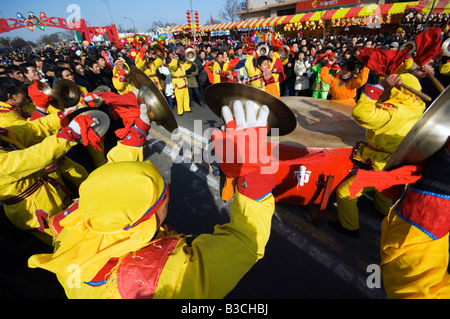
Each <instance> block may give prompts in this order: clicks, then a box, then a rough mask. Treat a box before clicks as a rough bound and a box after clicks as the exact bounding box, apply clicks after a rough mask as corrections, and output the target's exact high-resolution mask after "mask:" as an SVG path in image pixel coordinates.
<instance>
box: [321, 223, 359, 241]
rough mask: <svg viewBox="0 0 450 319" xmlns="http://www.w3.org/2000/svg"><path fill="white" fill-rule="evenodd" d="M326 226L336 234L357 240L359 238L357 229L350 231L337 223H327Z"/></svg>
mask: <svg viewBox="0 0 450 319" xmlns="http://www.w3.org/2000/svg"><path fill="white" fill-rule="evenodd" d="M328 226H330V227H331V228H332V229H334V230H335V231H337V232H338V233H341V234H344V235H347V236H349V237H352V238H358V236H359V229H356V230H350V229H347V228H344V227H342V225H341V224H340V223H339V222H334V221H331V220H330V221H329V222H328Z"/></svg>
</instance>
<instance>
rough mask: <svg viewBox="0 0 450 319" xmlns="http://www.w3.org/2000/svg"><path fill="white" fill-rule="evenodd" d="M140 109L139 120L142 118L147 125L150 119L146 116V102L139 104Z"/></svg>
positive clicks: (149, 123)
mask: <svg viewBox="0 0 450 319" xmlns="http://www.w3.org/2000/svg"><path fill="white" fill-rule="evenodd" d="M140 109H141V115H140V118H141V120H142V122H144V123H145V124H148V125H151V122H152V121H151V120H150V118H149V117H148V108H147V105H146V104H144V103H143V104H141V105H140Z"/></svg>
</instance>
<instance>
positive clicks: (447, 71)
mask: <svg viewBox="0 0 450 319" xmlns="http://www.w3.org/2000/svg"><path fill="white" fill-rule="evenodd" d="M439 72H441V74H444V75H450V62H447V63H445V64H443V65H442V66H441V69H440V70H439Z"/></svg>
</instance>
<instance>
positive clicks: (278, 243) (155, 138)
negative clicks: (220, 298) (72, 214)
mask: <svg viewBox="0 0 450 319" xmlns="http://www.w3.org/2000/svg"><path fill="white" fill-rule="evenodd" d="M174 114H175V113H174ZM175 117H176V119H177V122H178V125H179V130H178V132H174V133H173V134H170V133H169V132H167V131H166V130H164V129H163V128H162V127H161V126H159V125H157V124H155V123H154V124H152V128H151V131H150V134H149V137H148V142H147V145H146V146H145V148H144V155H145V158H146V159H147V160H151V161H152V162H153V163H154V164H155V165H156V166H157V167H158V168H159V169H160V171H161V174H162V175H163V176H164V177H165V178H166V180H167V182H168V184H169V189H170V194H171V195H170V198H171V199H170V202H169V212H168V216H167V219H166V222H167V224H169V225H171V226H172V227H174V228H175V229H176V230H177V231H178V232H180V233H183V234H186V235H187V234H190V235H193V236H192V239H193V238H195V236H196V235H199V234H202V233H212V232H213V231H214V226H215V225H217V224H223V223H226V222H228V221H229V212H230V205H231V202H224V201H223V200H222V199H221V196H220V190H221V186H222V184H223V176H214V175H213V173H212V168H211V166H210V165H209V164H208V163H205V162H204V161H202V158H201V157H199V156H196V155H195V154H197V155H198V153H199V152H200V151H202V150H203V149H204V148H205V146H206V145H207V144H208V143H209V140H208V133H204V132H206V131H207V130H208V129H210V128H218V127H220V125H221V124H223V123H222V121H221V119H219V118H218V117H217V116H215V115H214V114H213V113H212V112H211V111H210V110H209V109H208V108H207V107H202V106H200V105H198V104H196V103H193V105H192V112H191V113H185V114H184V115H183V116H178V115H176V114H175ZM209 134H210V132H209ZM189 150H191V151H192V152H189ZM193 156H194V160H193ZM131 196H132V195H131V194H130V197H131ZM358 205H359V207H360V224H361V228H360V235H359V238H357V239H355V238H350V237H347V236H345V235H342V234H339V233H336V232H335V231H334V230H332V229H331V228H330V227H329V226H328V223H327V222H328V220H335V218H336V209H335V205H333V201H332V200H331V201H330V203H329V207H328V209H327V211H326V213H325V215H324V221H323V222H322V224H321V225H319V226H314V225H312V224H311V223H309V222H307V220H306V219H305V214H307V213H308V209H309V208H308V207H305V206H297V205H287V204H281V203H277V204H276V209H275V214H274V217H273V220H272V232H271V236H270V239H269V242H268V245H267V247H266V252H265V256H264V258H262V259H261V260H260V261H258V262H257V264H256V265H255V266H254V267H253V268H252V269H251V270H250V271H249V272H248V273H247V274H246V275H245V276H244V278H243V279H242V280H241V281H240V282H239V284H238V285H237V286H236V287H235V289H234V290H233V291H232V292H231V293H230V294H229V295H228V296H227V297H226V299H227V300H228V299H385V298H386V296H385V293H384V290H383V287H382V281H381V279H380V276H379V274H378V275H377V273H376V272H375V273H374V276H375V277H373V276H372V277H371V275H372V273H373V272H374V271H373V268H371V267H375V269H376V265H378V264H379V262H380V253H379V241H380V223H381V220H382V217H381V216H380V215H379V214H378V213H377V212H376V211H375V210H374V208H373V203H372V201H371V200H370V198H367V197H362V198H361V199H360V201H359V203H358ZM0 249H1V251H2V253H3V258H4V260H8V261H9V262H7V263H5V262H4V263H1V264H0V265H1V266H0V298H13V297H14V298H17V297H18V298H65V296H64V292H63V291H62V289H61V287H59V284H58V282H57V281H56V278H55V277H54V275H53V274H51V273H48V272H46V271H43V270H40V269H29V268H27V267H26V260H27V258H28V257H29V256H31V255H32V254H35V253H44V252H50V251H51V247H49V246H46V245H45V244H43V243H41V242H39V241H38V240H36V239H35V238H34V237H33V236H31V235H29V234H27V233H23V232H21V231H18V230H17V229H14V227H12V226H11V225H10V224H9V221H8V220H7V219H6V218H5V217H4V214H1V220H0ZM368 267H369V268H368ZM374 278H375V279H374ZM371 283H372V284H371ZM373 283H376V284H375V285H374V284H373ZM374 286H375V287H374Z"/></svg>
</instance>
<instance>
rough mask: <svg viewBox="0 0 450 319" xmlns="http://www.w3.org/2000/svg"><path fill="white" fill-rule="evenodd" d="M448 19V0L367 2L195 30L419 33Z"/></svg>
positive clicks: (182, 30)
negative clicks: (365, 3) (361, 4)
mask: <svg viewBox="0 0 450 319" xmlns="http://www.w3.org/2000/svg"><path fill="white" fill-rule="evenodd" d="M449 18H450V2H449V0H436V1H434V0H430V1H413V2H399V3H388V4H380V5H367V6H358V7H350V8H342V9H332V10H320V11H315V12H306V13H298V14H293V15H284V16H279V17H272V18H259V19H251V20H246V21H236V22H228V23H219V24H210V25H205V26H200V28H198V30H197V33H198V34H200V35H203V36H205V35H211V33H212V34H214V32H218V31H226V30H230V31H231V32H232V31H238V32H248V31H259V33H260V35H263V34H265V33H264V32H265V30H269V29H271V30H274V29H276V30H277V31H281V32H283V33H284V34H285V35H286V36H287V37H292V36H296V35H297V34H298V33H299V32H302V33H303V34H304V35H305V36H316V37H321V36H322V35H323V34H324V28H325V32H326V33H327V34H333V33H334V34H338V33H339V34H345V33H348V32H349V33H355V32H357V33H358V32H360V31H364V33H365V34H366V33H368V34H371V33H379V32H390V31H394V30H397V29H398V28H399V26H402V27H403V29H406V30H407V31H408V32H420V31H422V30H423V28H424V27H425V23H426V25H427V27H431V26H437V25H438V26H441V27H445V25H448V23H449ZM188 29H189V25H187V24H185V25H178V26H173V27H171V28H170V31H171V32H175V33H180V34H181V33H183V34H184V35H185V36H186V34H187V30H188Z"/></svg>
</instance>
